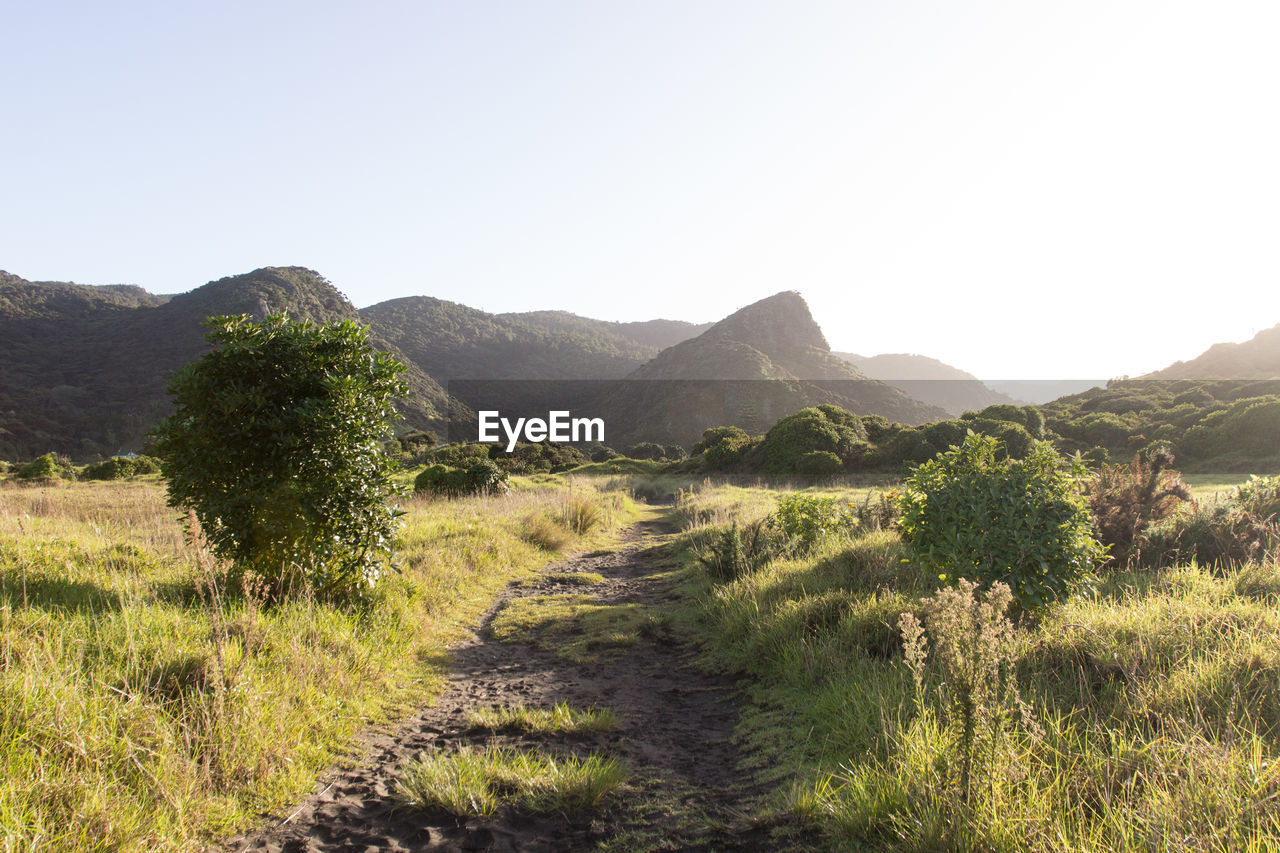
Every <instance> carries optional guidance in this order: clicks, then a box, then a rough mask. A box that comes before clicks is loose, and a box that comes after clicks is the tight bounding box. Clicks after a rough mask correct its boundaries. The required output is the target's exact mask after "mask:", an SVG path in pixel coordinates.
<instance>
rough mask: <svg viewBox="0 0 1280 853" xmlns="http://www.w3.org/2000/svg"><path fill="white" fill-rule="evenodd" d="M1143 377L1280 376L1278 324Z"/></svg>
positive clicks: (1246, 377) (1248, 377)
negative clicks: (1245, 338) (1241, 340)
mask: <svg viewBox="0 0 1280 853" xmlns="http://www.w3.org/2000/svg"><path fill="white" fill-rule="evenodd" d="M1142 378H1143V379H1239V380H1244V379H1280V324H1277V325H1275V326H1272V327H1271V328H1270V329H1264V330H1262V331H1261V332H1258V334H1256V335H1254V336H1253V337H1252V338H1251V339H1249V340H1247V341H1245V342H1244V343H1222V344H1214V345H1213V346H1211V347H1209V349H1207V350H1206V351H1205V352H1204V353H1202V354H1201V355H1199V356H1198V357H1196V358H1193V359H1192V360H1191V361H1177V362H1174V363H1173V364H1171V365H1169V366H1168V367H1166V368H1164V369H1163V370H1157V371H1155V372H1154V373H1148V374H1147V375H1146V376H1144V377H1142Z"/></svg>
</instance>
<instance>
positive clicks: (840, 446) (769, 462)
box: [755, 406, 867, 474]
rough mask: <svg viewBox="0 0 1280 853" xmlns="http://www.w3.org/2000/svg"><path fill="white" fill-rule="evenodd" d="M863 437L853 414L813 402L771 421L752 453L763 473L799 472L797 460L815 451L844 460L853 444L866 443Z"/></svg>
mask: <svg viewBox="0 0 1280 853" xmlns="http://www.w3.org/2000/svg"><path fill="white" fill-rule="evenodd" d="M866 438H867V433H866V431H865V430H864V429H863V427H862V421H861V420H859V419H858V417H857V416H856V415H853V414H850V413H849V412H846V411H845V410H844V409H841V408H839V407H838V406H816V407H811V408H807V409H801V410H800V411H798V412H796V413H795V414H794V415H788V416H787V417H785V418H783V419H782V420H780V421H778V422H777V423H776V424H774V425H773V427H772V428H771V429H770V430H769V432H768V433H766V434H765V437H764V441H762V442H761V443H760V446H759V447H758V448H757V449H756V451H755V456H756V457H758V458H759V460H760V462H761V464H762V467H763V468H764V471H765V472H766V473H769V474H793V473H797V472H800V468H799V465H800V460H801V459H803V458H804V457H805V456H807V455H808V454H811V453H813V452H815V451H821V452H824V453H828V454H830V455H832V456H834V457H835V458H836V461H837V462H839V463H841V464H843V462H844V460H845V459H846V458H849V457H850V456H851V455H852V454H853V453H854V452H855V448H858V447H859V446H861V445H864V444H865V443H866ZM800 473H803V472H800Z"/></svg>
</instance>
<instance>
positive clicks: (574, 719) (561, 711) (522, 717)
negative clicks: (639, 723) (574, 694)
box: [467, 702, 617, 734]
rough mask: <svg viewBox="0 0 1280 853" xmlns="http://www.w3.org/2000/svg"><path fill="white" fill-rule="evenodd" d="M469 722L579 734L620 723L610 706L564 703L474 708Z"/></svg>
mask: <svg viewBox="0 0 1280 853" xmlns="http://www.w3.org/2000/svg"><path fill="white" fill-rule="evenodd" d="M467 721H468V722H469V723H470V725H471V728H472V729H485V730H488V731H495V732H499V731H511V732H523V733H525V734H579V733H582V732H607V731H609V730H610V729H612V728H613V727H614V726H615V725H617V719H616V717H615V716H614V713H613V711H610V710H609V709H607V708H591V709H588V710H579V709H577V708H572V707H570V706H569V705H568V704H567V703H565V702H557V703H556V704H555V705H554V706H552V707H551V708H529V707H526V706H524V705H517V706H515V707H510V708H482V709H480V710H478V711H473V712H471V714H470V715H469V716H468V718H467Z"/></svg>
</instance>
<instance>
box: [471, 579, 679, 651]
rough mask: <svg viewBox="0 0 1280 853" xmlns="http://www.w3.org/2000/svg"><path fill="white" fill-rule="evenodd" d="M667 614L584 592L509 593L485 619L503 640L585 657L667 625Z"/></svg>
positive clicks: (617, 648) (657, 631)
mask: <svg viewBox="0 0 1280 853" xmlns="http://www.w3.org/2000/svg"><path fill="white" fill-rule="evenodd" d="M669 625H670V617H669V616H668V615H667V614H665V613H660V612H658V611H656V610H655V609H654V608H652V607H648V606H646V605H643V604H634V603H632V604H600V603H599V602H598V601H597V599H595V598H594V597H593V596H590V595H582V594H558V595H528V596H524V597H521V598H513V599H511V600H510V601H509V602H507V604H506V606H505V607H503V608H502V610H500V611H498V614H497V616H495V617H494V619H493V622H492V623H491V624H490V630H492V631H493V635H494V636H495V637H497V638H498V639H499V640H502V641H504V642H526V643H531V644H533V645H534V646H536V647H538V648H541V649H545V650H547V651H554V652H555V653H556V654H558V655H560V656H561V657H563V658H566V659H568V660H572V661H576V662H578V663H591V662H594V661H597V660H600V658H601V657H602V656H606V657H607V656H608V655H610V654H614V653H617V652H619V651H621V650H622V649H625V648H628V647H630V646H634V645H635V644H636V643H637V642H639V640H640V638H641V637H642V636H654V635H655V634H661V633H664V632H666V631H667V630H668V628H669Z"/></svg>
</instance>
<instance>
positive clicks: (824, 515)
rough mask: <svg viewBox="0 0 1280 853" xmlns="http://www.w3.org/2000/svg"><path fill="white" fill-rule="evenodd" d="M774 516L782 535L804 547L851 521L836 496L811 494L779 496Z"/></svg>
mask: <svg viewBox="0 0 1280 853" xmlns="http://www.w3.org/2000/svg"><path fill="white" fill-rule="evenodd" d="M775 518H776V519H777V524H778V528H779V529H780V530H781V531H782V533H783V535H785V536H786V537H787V538H788V539H790V540H793V541H795V542H797V543H799V544H800V545H801V546H805V547H808V546H810V545H812V544H814V543H815V542H816V541H818V539H820V538H822V537H823V536H826V535H827V534H829V533H831V532H833V531H835V530H837V529H839V528H841V527H844V526H847V525H848V524H849V523H850V521H851V518H850V514H849V513H848V512H847V511H845V509H844V508H842V507H841V506H840V502H839V501H837V500H836V499H835V498H822V497H816V496H813V495H782V496H780V497H779V498H778V511H777V513H776V514H775Z"/></svg>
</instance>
